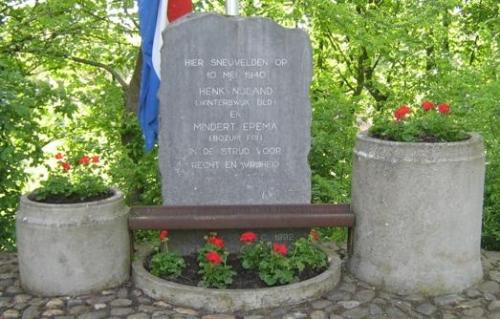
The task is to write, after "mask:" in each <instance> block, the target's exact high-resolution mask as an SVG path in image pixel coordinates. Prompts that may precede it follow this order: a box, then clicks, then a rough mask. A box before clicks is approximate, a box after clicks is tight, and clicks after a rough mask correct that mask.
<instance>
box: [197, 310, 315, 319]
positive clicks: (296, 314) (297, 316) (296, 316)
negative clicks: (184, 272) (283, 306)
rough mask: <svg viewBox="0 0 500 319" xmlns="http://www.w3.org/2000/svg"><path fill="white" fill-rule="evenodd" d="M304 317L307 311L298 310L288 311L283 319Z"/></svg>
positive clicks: (300, 318)
mask: <svg viewBox="0 0 500 319" xmlns="http://www.w3.org/2000/svg"><path fill="white" fill-rule="evenodd" d="M303 318H307V313H304V312H300V311H297V312H293V313H287V314H286V315H284V316H283V318H282V319H303ZM202 319H203V318H202Z"/></svg>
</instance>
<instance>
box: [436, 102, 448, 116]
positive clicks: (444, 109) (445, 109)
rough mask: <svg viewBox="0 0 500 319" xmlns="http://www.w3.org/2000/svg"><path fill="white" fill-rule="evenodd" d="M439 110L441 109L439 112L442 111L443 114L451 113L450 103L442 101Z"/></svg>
mask: <svg viewBox="0 0 500 319" xmlns="http://www.w3.org/2000/svg"><path fill="white" fill-rule="evenodd" d="M438 111H439V113H442V114H447V113H450V111H451V108H450V105H449V104H448V103H440V104H439V105H438Z"/></svg>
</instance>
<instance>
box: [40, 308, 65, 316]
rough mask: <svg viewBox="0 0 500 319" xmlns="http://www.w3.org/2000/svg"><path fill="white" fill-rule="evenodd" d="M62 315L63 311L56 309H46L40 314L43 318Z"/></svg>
mask: <svg viewBox="0 0 500 319" xmlns="http://www.w3.org/2000/svg"><path fill="white" fill-rule="evenodd" d="M61 315H64V311H63V310H61V309H57V308H52V309H47V310H45V311H44V312H43V313H42V316H44V317H52V316H61Z"/></svg>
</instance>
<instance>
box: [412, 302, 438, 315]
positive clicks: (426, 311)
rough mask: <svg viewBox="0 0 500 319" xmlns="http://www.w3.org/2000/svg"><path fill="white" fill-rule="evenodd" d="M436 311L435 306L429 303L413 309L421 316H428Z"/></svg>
mask: <svg viewBox="0 0 500 319" xmlns="http://www.w3.org/2000/svg"><path fill="white" fill-rule="evenodd" d="M436 309H437V308H436V306H434V305H432V304H430V303H423V304H420V305H418V306H417V307H416V308H415V311H417V312H418V313H421V314H423V315H426V316H430V315H432V314H433V313H434V312H435V311H436Z"/></svg>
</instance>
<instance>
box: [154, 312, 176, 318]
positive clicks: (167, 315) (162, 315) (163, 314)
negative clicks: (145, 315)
mask: <svg viewBox="0 0 500 319" xmlns="http://www.w3.org/2000/svg"><path fill="white" fill-rule="evenodd" d="M170 314H171V312H170V311H156V312H153V314H152V315H151V319H170V318H171V317H170Z"/></svg>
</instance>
